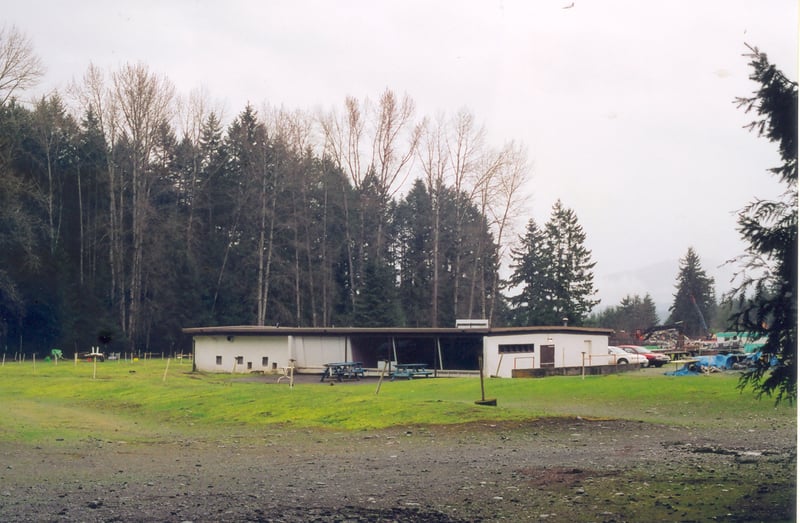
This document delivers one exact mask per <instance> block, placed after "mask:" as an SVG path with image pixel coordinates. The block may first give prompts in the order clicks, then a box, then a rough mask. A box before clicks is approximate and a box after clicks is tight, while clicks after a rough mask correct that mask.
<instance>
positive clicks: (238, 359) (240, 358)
mask: <svg viewBox="0 0 800 523" xmlns="http://www.w3.org/2000/svg"><path fill="white" fill-rule="evenodd" d="M236 364H237V365H244V356H236Z"/></svg>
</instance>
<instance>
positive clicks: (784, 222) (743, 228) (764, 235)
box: [729, 47, 798, 402]
mask: <svg viewBox="0 0 800 523" xmlns="http://www.w3.org/2000/svg"><path fill="white" fill-rule="evenodd" d="M749 49H750V51H751V52H750V53H749V58H750V66H751V67H752V69H753V72H752V74H751V75H750V79H751V80H753V81H755V82H757V83H758V84H759V89H758V91H756V92H755V93H754V95H753V96H751V97H745V98H740V99H739V100H738V102H739V107H740V108H743V109H744V110H745V112H748V113H749V112H750V111H755V112H756V113H757V117H756V119H755V120H754V121H753V122H751V123H750V125H748V127H749V129H750V130H751V131H755V132H756V133H757V134H758V136H765V137H766V138H767V139H768V140H769V141H771V142H774V143H776V144H777V146H778V150H779V153H780V157H781V162H782V163H781V165H779V166H777V167H774V168H772V169H770V171H771V172H772V173H773V174H775V175H777V176H778V177H779V179H780V181H781V182H782V183H784V184H785V185H786V192H785V193H784V194H783V196H782V197H781V198H780V199H778V200H774V201H768V200H755V201H753V202H751V203H750V204H749V205H748V206H746V207H745V208H744V209H742V211H741V212H740V213H739V219H738V225H739V227H738V230H739V233H740V234H741V236H742V239H744V240H745V241H746V242H747V243H748V244H749V245H748V248H747V252H746V254H745V255H744V256H743V257H742V259H741V262H742V264H743V274H742V276H743V278H742V280H741V281H742V283H740V284H738V286H737V288H736V289H734V291H733V292H732V293H731V294H730V296H729V297H730V299H731V301H732V302H733V305H734V310H736V311H737V312H736V313H735V314H734V315H733V316H732V317H731V325H732V328H733V329H736V330H739V331H744V332H750V333H754V334H756V335H757V336H763V337H765V338H766V344H765V345H764V346H763V348H762V353H763V354H764V356H765V357H764V358H762V359H760V360H758V362H757V365H756V367H754V368H753V369H751V370H750V371H748V372H746V373H745V374H744V375H743V376H742V381H741V382H740V386H741V387H742V388H745V387H752V388H753V389H754V390H755V391H757V392H758V394H759V395H761V394H767V395H768V396H774V397H775V401H776V402H778V401H781V400H787V401H790V402H793V401H794V400H796V399H797V269H798V259H797V227H798V224H797V209H798V200H797V132H798V129H797V125H798V124H797V120H798V105H797V82H793V81H790V80H789V79H788V78H786V76H785V75H784V74H783V73H782V72H781V71H780V70H778V69H777V68H776V67H775V65H773V64H771V63H770V62H769V60H768V59H767V55H765V54H764V53H762V52H760V51H759V50H758V49H757V48H754V47H751V48H749Z"/></svg>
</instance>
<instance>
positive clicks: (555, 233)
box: [509, 200, 599, 325]
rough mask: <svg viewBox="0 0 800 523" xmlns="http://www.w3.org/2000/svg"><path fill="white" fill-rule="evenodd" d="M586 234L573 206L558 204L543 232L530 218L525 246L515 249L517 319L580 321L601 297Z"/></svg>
mask: <svg viewBox="0 0 800 523" xmlns="http://www.w3.org/2000/svg"><path fill="white" fill-rule="evenodd" d="M585 241H586V233H584V232H583V227H581V225H580V224H579V223H578V218H577V216H576V214H575V212H574V211H573V210H572V209H569V208H566V207H564V205H563V204H562V203H561V200H558V201H557V202H556V203H555V204H554V205H553V209H552V212H551V215H550V219H549V220H548V222H547V223H546V224H545V227H544V230H542V231H538V229H537V227H536V224H535V223H533V222H532V221H531V222H529V224H528V230H527V232H526V235H525V237H524V238H523V239H522V244H523V246H522V248H521V249H519V250H516V251H512V252H513V254H512V256H513V260H514V266H513V267H514V273H513V274H512V276H511V278H510V280H509V284H510V285H511V286H520V285H521V286H522V294H520V295H519V296H517V297H515V298H513V299H512V307H513V309H514V312H512V315H513V316H514V318H515V320H514V321H515V323H519V322H526V323H529V324H531V325H559V324H561V322H563V321H566V322H567V323H568V324H570V325H582V324H583V322H584V320H585V319H586V317H587V316H588V314H589V312H591V310H592V308H593V307H594V306H595V305H597V304H598V303H599V300H596V299H593V298H592V296H593V295H594V294H595V292H596V290H595V288H594V273H593V272H592V269H593V268H594V266H595V262H593V261H592V260H591V257H592V253H591V251H589V250H588V249H587V248H586V247H585V245H584V242H585Z"/></svg>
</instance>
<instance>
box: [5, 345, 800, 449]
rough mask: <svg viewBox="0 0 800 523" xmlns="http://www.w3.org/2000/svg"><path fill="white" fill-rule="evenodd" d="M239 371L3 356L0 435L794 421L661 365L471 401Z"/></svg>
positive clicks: (470, 385)
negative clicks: (573, 421)
mask: <svg viewBox="0 0 800 523" xmlns="http://www.w3.org/2000/svg"><path fill="white" fill-rule="evenodd" d="M267 381H268V382H267V383H265V382H263V381H262V382H254V381H246V380H243V379H242V376H241V375H237V376H232V375H218V374H203V373H193V372H191V366H190V364H189V363H188V362H186V363H182V364H181V363H178V362H176V361H171V362H170V363H169V367H168V365H167V361H166V360H159V359H155V360H148V361H138V362H130V361H108V362H104V363H98V364H97V367H96V369H95V368H94V365H93V364H92V363H87V362H83V361H81V362H77V364H75V363H74V362H72V361H61V362H60V363H59V364H58V365H56V364H55V363H53V362H42V361H39V362H37V363H36V364H35V365H34V363H33V362H32V361H27V362H22V363H20V362H5V364H4V365H3V366H2V367H0V384H2V385H0V402H1V403H0V404H2V405H3V408H2V409H0V440H5V441H11V440H14V441H27V442H36V441H39V440H45V439H52V438H54V437H56V438H59V439H63V440H67V441H69V440H73V439H79V438H85V437H86V436H87V432H89V433H90V434H91V435H92V436H94V437H98V438H107V437H111V436H112V435H113V434H116V437H119V435H120V434H125V438H127V439H133V440H135V439H137V438H138V439H142V440H147V439H150V438H153V437H168V436H169V435H170V434H173V433H174V434H178V433H181V434H185V433H186V432H187V431H191V430H193V429H201V430H204V431H207V430H212V429H215V428H217V429H221V430H227V429H229V428H230V427H253V428H257V427H263V426H270V425H276V424H284V425H290V426H293V427H303V428H308V427H311V428H313V427H325V428H331V429H336V430H364V429H373V428H385V427H389V426H393V425H400V426H403V425H426V424H454V423H463V422H470V421H481V420H484V421H485V420H497V421H502V420H523V419H534V418H541V417H560V416H572V417H575V416H580V417H584V418H615V419H627V420H640V421H647V422H652V423H664V424H670V425H677V426H687V427H698V428H702V427H703V426H716V427H728V428H741V429H744V430H759V429H762V428H768V427H769V426H770V425H771V424H772V423H775V422H781V423H786V422H792V423H793V422H794V421H793V420H796V416H797V411H796V408H795V407H794V406H792V405H786V404H782V405H778V406H776V405H774V403H773V402H772V400H771V399H769V398H764V399H761V400H758V399H756V398H755V397H754V395H753V394H752V393H751V392H747V391H746V392H741V391H739V390H738V389H737V387H736V385H737V383H738V374H735V373H720V374H712V375H709V376H696V377H672V376H665V375H664V369H644V370H641V371H635V372H628V373H622V374H618V375H609V376H592V377H586V378H585V379H582V378H580V377H551V378H542V379H487V380H486V381H485V386H486V397H487V398H489V397H491V398H496V399H497V402H498V406H497V407H487V406H478V405H476V404H475V400H478V399H480V398H481V390H480V382H479V380H477V379H475V378H440V379H419V380H413V381H405V380H403V381H395V382H388V381H384V382H383V384H382V385H381V388H380V393H379V394H376V385H377V383H376V382H375V381H370V382H368V383H345V384H337V386H329V385H328V384H322V383H319V382H314V383H302V384H300V383H298V384H296V385H295V386H294V388H290V387H289V386H288V384H286V382H283V383H282V384H280V385H276V384H275V383H274V382H275V380H274V379H269V380H267Z"/></svg>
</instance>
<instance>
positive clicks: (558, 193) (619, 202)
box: [0, 0, 798, 320]
mask: <svg viewBox="0 0 800 523" xmlns="http://www.w3.org/2000/svg"><path fill="white" fill-rule="evenodd" d="M4 3H5V4H7V5H5V6H4V7H3V22H5V23H7V24H14V25H16V26H17V27H18V28H19V29H20V30H22V31H23V32H24V33H25V34H27V35H28V36H29V37H30V38H31V39H32V41H33V45H34V48H35V50H36V52H37V53H38V54H39V56H40V57H41V58H42V60H43V62H44V64H45V65H46V67H47V70H48V73H47V75H46V77H45V80H44V81H43V82H42V85H41V86H40V89H39V91H38V92H44V91H45V90H52V89H59V90H61V89H64V88H65V87H66V85H67V84H68V83H69V82H70V81H71V80H72V79H73V78H75V79H78V78H80V77H81V76H82V75H83V73H84V72H85V71H86V68H87V66H88V65H89V63H90V62H91V63H94V64H95V65H96V66H99V67H101V68H103V69H105V70H107V71H113V70H116V69H118V68H119V67H120V66H121V65H124V64H126V63H137V62H144V63H145V64H147V65H148V66H149V67H150V69H151V70H152V71H154V72H156V73H159V74H162V73H163V74H166V75H167V76H168V77H169V79H170V80H171V81H172V82H173V83H174V84H175V85H176V88H177V90H178V91H179V92H180V93H182V94H184V95H187V94H188V93H189V92H190V91H192V90H193V89H197V88H199V87H204V88H205V89H206V90H207V92H208V93H209V95H210V97H211V98H212V99H213V100H215V101H216V102H217V103H218V104H219V105H221V106H223V107H224V108H225V113H226V114H225V115H226V116H227V117H229V118H230V117H232V116H235V115H236V114H237V113H238V112H240V111H241V110H242V109H243V108H244V106H245V105H246V104H247V103H248V102H251V103H253V105H254V106H255V107H259V106H261V105H262V104H264V103H266V104H269V105H272V106H281V105H282V106H284V107H286V108H288V109H301V110H309V111H312V110H316V109H317V108H322V109H330V108H332V107H337V108H341V107H342V105H343V101H344V98H345V96H347V95H352V96H355V97H356V98H359V99H363V98H365V97H369V98H370V99H372V100H376V99H377V98H378V97H379V95H380V93H381V92H382V91H383V90H384V89H386V88H387V87H388V88H390V89H392V90H394V91H395V92H396V93H398V94H408V95H409V96H410V97H411V98H413V99H414V100H415V102H416V103H417V109H418V115H419V116H425V115H427V116H436V115H437V114H439V113H444V114H447V115H451V114H453V113H455V112H456V111H458V110H459V109H461V108H464V107H466V108H468V109H469V110H470V111H471V112H472V113H473V114H474V115H475V116H476V119H477V120H478V121H479V122H482V123H484V124H485V125H486V128H487V130H488V131H489V135H490V137H491V140H492V142H493V143H494V144H495V145H497V146H498V147H499V146H501V145H502V144H503V143H504V142H506V141H509V140H515V141H517V142H520V143H522V144H524V145H525V146H526V148H527V150H528V156H529V159H530V161H531V175H530V183H529V184H528V185H527V186H526V187H525V195H526V196H527V198H528V200H527V205H526V208H527V209H528V216H530V217H533V218H534V219H536V220H537V222H538V223H539V224H540V225H542V224H543V223H544V222H545V221H546V220H547V219H548V217H549V214H550V209H551V207H552V205H553V203H554V202H555V201H556V200H557V199H559V198H560V199H561V200H562V202H563V203H564V205H565V206H567V207H569V208H571V209H573V210H574V211H575V212H576V214H577V216H578V220H579V222H580V223H581V225H582V226H583V228H584V230H585V232H586V234H587V246H588V248H589V249H591V251H592V253H593V258H594V260H595V261H596V262H597V267H596V269H595V284H596V287H597V288H598V291H599V292H598V297H600V298H601V299H602V304H601V306H600V307H599V309H602V308H603V307H605V306H611V305H617V304H618V303H619V300H620V299H621V298H623V297H624V296H625V295H628V294H639V295H640V296H644V295H645V294H646V293H650V294H651V296H653V298H654V300H655V301H656V303H657V304H658V305H659V311H660V312H663V311H664V310H665V309H666V307H668V306H669V305H670V304H671V303H672V297H673V293H674V285H675V280H676V277H677V274H678V268H679V264H678V260H679V259H680V258H681V257H683V256H684V255H685V254H686V251H687V249H688V248H689V247H690V246H691V247H694V249H695V250H696V251H697V253H698V254H699V256H700V259H701V262H702V264H703V268H704V269H705V270H706V272H707V273H708V274H709V275H710V276H713V277H714V278H715V279H716V282H717V285H716V289H717V293H718V295H719V294H720V293H722V292H724V291H726V290H727V289H728V288H729V278H730V275H731V273H732V272H733V270H734V267H733V266H725V267H721V268H720V265H721V264H723V262H725V260H727V259H730V258H732V257H734V256H736V255H738V254H741V253H742V252H743V250H744V245H743V244H742V242H741V241H740V239H739V236H738V233H737V232H736V230H735V227H736V212H737V211H738V210H739V209H741V208H742V207H743V206H744V205H745V204H746V203H748V202H749V201H751V200H752V199H754V198H755V197H762V198H774V197H776V196H777V195H778V194H779V193H780V190H781V188H780V186H779V185H778V184H777V183H776V181H775V180H774V179H773V178H772V177H771V176H770V175H769V174H768V173H767V169H768V168H770V167H773V166H776V165H777V164H778V163H779V158H778V155H777V152H776V151H777V148H776V146H775V145H773V144H770V143H768V142H767V141H766V140H764V139H759V138H757V137H756V136H755V135H753V134H750V133H748V132H747V131H746V130H744V129H743V128H742V126H743V125H744V124H745V123H747V122H748V121H749V120H748V117H747V116H746V115H744V114H743V112H742V111H741V110H737V109H736V106H735V104H734V103H733V100H734V99H735V98H736V97H737V96H747V95H749V94H751V93H752V92H753V91H754V90H755V89H756V87H757V86H756V85H755V84H754V83H753V82H751V81H750V80H749V79H748V76H749V74H750V69H749V67H748V66H747V63H748V60H747V58H746V57H744V56H742V55H743V54H744V53H745V52H746V51H747V49H746V47H745V43H749V44H750V45H753V46H757V47H758V48H759V49H760V50H762V51H764V52H765V53H766V54H767V55H768V56H769V58H770V60H771V61H772V62H773V63H775V64H777V65H778V67H780V68H781V69H782V70H783V71H784V73H786V74H787V76H789V77H790V78H791V79H793V80H796V79H797V66H798V56H797V47H798V34H797V25H798V13H797V2H796V1H795V0H751V1H743V0H740V1H737V0H715V1H703V0H691V1H680V0H669V1H666V0H664V1H658V2H656V1H649V2H646V1H641V0H630V1H626V0H618V1H617V0H591V1H589V0H584V1H581V0H576V1H575V3H574V6H573V7H571V8H566V7H567V6H568V5H569V4H571V3H572V2H571V0H563V1H559V0H538V1H532V0H519V1H516V0H514V1H510V0H506V1H488V0H487V1H465V0H459V1H455V0H453V1H439V2H435V1H432V0H420V1H417V0H404V1H402V2H399V1H380V0H351V1H334V0H320V1H306V0H288V1H269V0H265V1H236V0H227V1H225V2H219V1H210V0H194V1H191V0H171V1H142V0H137V1H130V2H127V1H113V2H111V1H106V0H102V1H100V0H98V1H59V2H56V1H45V0H26V1H18V2H11V1H6V2H4ZM0 23H2V22H0ZM522 226H524V220H523V223H521V224H520V230H521V227H522ZM664 319H665V318H664V317H662V320H664Z"/></svg>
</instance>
